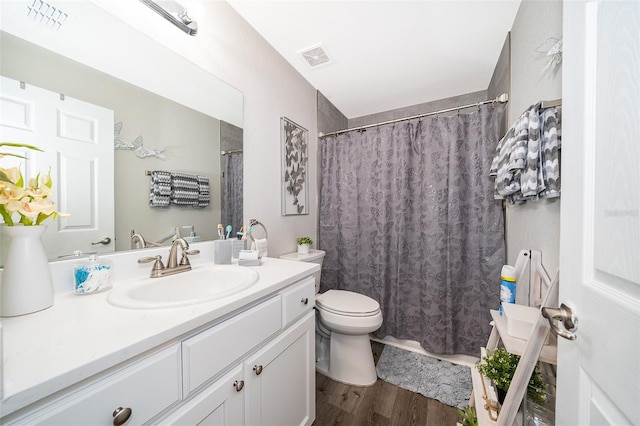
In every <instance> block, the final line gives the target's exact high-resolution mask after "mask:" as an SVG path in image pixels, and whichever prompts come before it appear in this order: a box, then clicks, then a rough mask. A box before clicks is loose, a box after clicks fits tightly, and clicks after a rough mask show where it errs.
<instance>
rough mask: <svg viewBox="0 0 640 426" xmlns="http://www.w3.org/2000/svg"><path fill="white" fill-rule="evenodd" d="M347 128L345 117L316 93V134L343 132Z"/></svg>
mask: <svg viewBox="0 0 640 426" xmlns="http://www.w3.org/2000/svg"><path fill="white" fill-rule="evenodd" d="M348 126H349V120H348V119H347V117H346V116H345V115H344V114H343V113H341V112H340V111H339V110H338V108H336V107H335V105H333V104H332V103H331V101H330V100H329V99H327V98H326V97H325V96H324V95H323V94H322V93H321V92H319V91H318V132H322V133H331V132H336V131H338V130H344V129H346V128H347V127H348Z"/></svg>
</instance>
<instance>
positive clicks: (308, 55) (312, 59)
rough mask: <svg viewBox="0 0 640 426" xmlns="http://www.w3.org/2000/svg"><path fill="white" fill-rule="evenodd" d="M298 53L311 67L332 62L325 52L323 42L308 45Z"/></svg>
mask: <svg viewBox="0 0 640 426" xmlns="http://www.w3.org/2000/svg"><path fill="white" fill-rule="evenodd" d="M298 53H299V54H301V55H302V57H303V58H304V59H305V60H306V61H307V63H309V65H310V66H311V67H312V68H316V67H319V66H320V65H327V64H330V63H331V62H332V61H331V59H330V58H329V54H327V49H326V48H325V47H324V45H323V44H317V45H315V46H312V47H308V48H306V49H303V50H301V51H299V52H298Z"/></svg>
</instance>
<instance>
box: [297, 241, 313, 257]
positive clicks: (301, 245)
mask: <svg viewBox="0 0 640 426" xmlns="http://www.w3.org/2000/svg"><path fill="white" fill-rule="evenodd" d="M296 243H298V254H309V246H310V245H311V244H313V240H312V239H311V237H298V238H296Z"/></svg>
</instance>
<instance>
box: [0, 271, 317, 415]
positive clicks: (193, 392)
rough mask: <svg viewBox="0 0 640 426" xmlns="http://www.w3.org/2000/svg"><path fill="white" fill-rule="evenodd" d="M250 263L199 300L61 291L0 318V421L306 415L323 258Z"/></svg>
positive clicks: (310, 408)
mask: <svg viewBox="0 0 640 426" xmlns="http://www.w3.org/2000/svg"><path fill="white" fill-rule="evenodd" d="M116 267H117V265H116ZM229 267H230V268H243V267H241V266H238V265H229ZM255 270H256V271H257V272H258V274H259V279H258V281H257V282H256V283H255V284H254V285H252V286H251V287H250V288H248V289H244V290H242V291H240V292H238V293H236V294H233V295H231V296H225V297H222V298H220V299H217V300H213V301H208V302H205V303H198V304H192V305H185V306H180V307H171V308H162V309H128V308H121V307H117V306H114V305H112V304H111V303H109V301H108V300H107V299H108V294H109V292H105V293H99V294H94V295H87V296H76V295H74V294H73V293H72V292H71V291H68V292H58V293H56V297H55V302H54V306H53V307H51V308H49V309H46V310H44V311H41V312H38V313H34V314H30V315H25V316H22V317H15V318H3V325H2V326H3V328H2V331H3V337H4V342H3V350H4V354H3V355H4V359H3V367H4V369H3V373H4V377H3V385H4V386H3V388H2V390H3V398H2V401H1V402H0V412H1V413H2V416H3V417H2V418H0V424H8V425H11V424H48V425H51V424H55V425H58V424H59V425H62V424H64V425H73V424H78V425H88V424H91V425H100V424H104V425H107V424H114V425H118V424H126V425H138V424H163V425H165V424H181V425H187V424H198V423H200V422H202V421H204V420H205V419H206V422H207V424H234V425H236V424H249V425H260V424H278V425H310V424H311V423H313V421H314V419H315V366H314V336H315V327H314V324H315V317H314V312H313V305H314V295H315V284H314V279H313V276H312V274H313V273H314V272H316V271H317V270H319V266H318V265H315V264H308V263H301V262H289V261H283V260H278V259H263V262H262V265H261V266H258V267H255ZM140 271H141V269H138V268H135V271H133V272H131V273H133V274H136V273H140ZM145 272H148V271H146V268H145ZM190 272H191V271H189V272H185V273H184V276H185V277H187V276H188V274H189V273H190ZM120 278H122V277H120ZM127 278H128V277H127ZM157 280H162V278H157ZM123 282H124V283H126V280H125V281H123V280H122V279H116V282H115V285H114V289H115V288H116V287H117V286H118V285H120V284H122V283H123Z"/></svg>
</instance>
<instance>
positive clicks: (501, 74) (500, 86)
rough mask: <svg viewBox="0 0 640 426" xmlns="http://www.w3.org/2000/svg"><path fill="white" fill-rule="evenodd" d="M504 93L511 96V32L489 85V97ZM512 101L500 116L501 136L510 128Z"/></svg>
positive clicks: (492, 97)
mask: <svg viewBox="0 0 640 426" xmlns="http://www.w3.org/2000/svg"><path fill="white" fill-rule="evenodd" d="M503 93H507V94H508V95H509V96H511V34H510V33H509V34H507V37H506V38H505V40H504V45H503V46H502V50H501V51H500V56H499V57H498V62H497V63H496V67H495V69H494V70H493V75H492V76H491V81H490V82H489V87H488V88H487V97H488V98H489V99H495V98H496V97H498V96H500V95H501V94H503ZM510 105H511V103H510V102H507V104H506V114H502V115H501V116H500V118H501V122H500V137H502V136H504V134H505V133H506V132H507V130H508V129H509V125H508V119H509V109H510V108H509V107H510Z"/></svg>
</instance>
